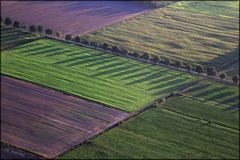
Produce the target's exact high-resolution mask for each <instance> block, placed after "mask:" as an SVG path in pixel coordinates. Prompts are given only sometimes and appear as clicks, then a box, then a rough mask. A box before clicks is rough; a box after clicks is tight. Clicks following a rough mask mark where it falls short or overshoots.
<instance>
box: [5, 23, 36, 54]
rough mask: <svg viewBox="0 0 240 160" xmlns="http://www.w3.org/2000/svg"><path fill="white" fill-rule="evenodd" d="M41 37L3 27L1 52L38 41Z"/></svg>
mask: <svg viewBox="0 0 240 160" xmlns="http://www.w3.org/2000/svg"><path fill="white" fill-rule="evenodd" d="M38 37H39V36H37V35H33V34H30V33H28V32H24V31H21V30H19V29H14V28H6V27H4V26H1V50H4V49H8V48H12V47H15V46H18V45H21V44H24V43H27V42H31V41H33V40H35V39H37V38H38Z"/></svg>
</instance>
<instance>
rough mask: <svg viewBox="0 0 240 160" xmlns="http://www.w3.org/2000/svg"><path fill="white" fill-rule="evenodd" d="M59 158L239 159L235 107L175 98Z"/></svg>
mask: <svg viewBox="0 0 240 160" xmlns="http://www.w3.org/2000/svg"><path fill="white" fill-rule="evenodd" d="M59 158H60V159H80V158H82V159H111V158H116V159H123V158H128V159H134V158H136V159H151V158H152V159H161V158H163V159H238V158H239V112H238V111H237V112H231V111H225V110H223V109H222V108H221V107H218V106H215V105H212V104H209V103H203V102H199V101H197V100H193V99H189V98H186V97H175V98H173V99H170V100H169V101H167V102H165V103H164V104H161V105H160V106H159V107H157V108H154V109H152V110H149V111H147V112H145V113H142V114H141V115H139V116H137V117H136V118H134V119H131V120H130V121H128V122H126V123H125V124H122V125H120V126H119V127H116V128H114V129H112V130H110V131H108V132H106V133H104V134H103V135H100V136H98V137H97V138H95V139H93V140H92V141H90V143H88V144H83V145H82V146H78V147H77V148H75V149H73V150H72V151H70V152H68V153H66V154H64V155H62V156H60V157H59Z"/></svg>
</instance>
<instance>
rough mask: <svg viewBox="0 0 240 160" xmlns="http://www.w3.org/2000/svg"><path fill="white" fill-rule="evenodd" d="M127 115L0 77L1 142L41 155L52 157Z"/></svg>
mask: <svg viewBox="0 0 240 160" xmlns="http://www.w3.org/2000/svg"><path fill="white" fill-rule="evenodd" d="M128 115H129V114H127V113H125V112H122V111H118V110H116V109H112V108H108V107H103V106H101V105H98V104H94V103H91V102H87V101H85V100H82V99H79V98H77V97H72V96H68V95H64V94H62V93H58V92H56V91H53V90H49V89H45V88H42V87H39V86H35V85H33V84H30V83H27V82H23V81H20V80H16V79H13V78H9V77H5V76H1V141H2V142H4V143H7V144H10V145H13V146H16V147H18V148H21V149H23V150H27V151H29V152H31V153H34V154H36V155H39V156H42V157H45V158H54V157H56V156H57V155H59V154H61V153H63V152H64V151H66V150H68V149H70V148H72V147H74V146H76V145H77V144H79V143H81V142H83V141H85V140H87V139H88V138H91V137H93V136H95V135H97V134H99V133H101V132H103V131H104V130H106V129H108V128H110V127H112V126H113V125H115V124H116V123H118V122H119V121H121V120H123V119H125V118H126V117H128Z"/></svg>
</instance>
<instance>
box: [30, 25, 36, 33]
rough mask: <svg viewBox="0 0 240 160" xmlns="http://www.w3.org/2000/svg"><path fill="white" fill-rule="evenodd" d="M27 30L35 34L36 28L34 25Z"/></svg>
mask: <svg viewBox="0 0 240 160" xmlns="http://www.w3.org/2000/svg"><path fill="white" fill-rule="evenodd" d="M29 30H30V32H37V28H36V26H35V25H31V26H30V28H29Z"/></svg>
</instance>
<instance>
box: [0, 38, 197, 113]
mask: <svg viewBox="0 0 240 160" xmlns="http://www.w3.org/2000/svg"><path fill="white" fill-rule="evenodd" d="M1 67H2V73H3V74H7V75H11V76H14V77H18V78H21V79H25V80H28V81H31V82H35V83H38V84H42V85H43V86H48V87H51V88H54V89H57V90H61V91H65V92H69V93H72V94H74V95H78V96H80V97H84V98H87V99H90V100H94V101H97V102H101V103H103V104H107V105H109V106H112V107H116V108H119V109H122V110H125V111H136V110H137V109H139V108H142V107H143V106H144V105H147V104H148V103H150V102H151V101H153V100H155V99H157V98H159V97H161V96H164V95H167V94H169V93H171V92H172V91H175V90H178V89H180V88H181V87H183V86H185V85H186V84H187V83H188V82H190V81H192V80H194V79H196V77H193V76H191V75H189V74H186V73H181V72H177V71H172V70H169V69H165V68H162V67H158V66H153V65H151V64H144V63H140V62H137V61H134V60H130V59H127V58H121V57H117V56H114V55H111V54H106V53H103V52H100V51H95V50H92V49H88V48H83V47H79V46H74V45H69V44H65V43H62V42H58V41H53V40H38V41H34V42H31V43H28V44H25V45H22V46H19V47H15V48H14V49H12V50H8V51H4V52H2V57H1Z"/></svg>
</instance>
